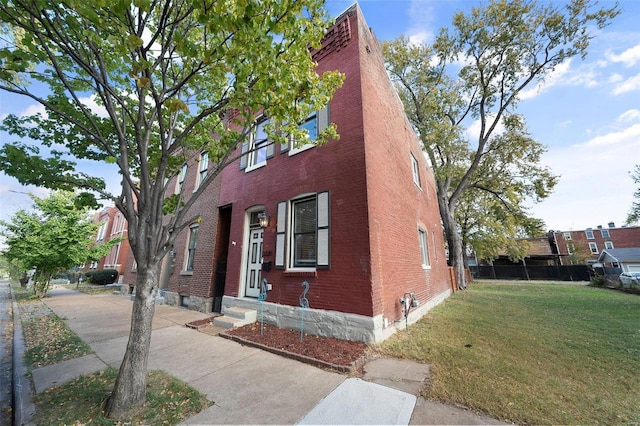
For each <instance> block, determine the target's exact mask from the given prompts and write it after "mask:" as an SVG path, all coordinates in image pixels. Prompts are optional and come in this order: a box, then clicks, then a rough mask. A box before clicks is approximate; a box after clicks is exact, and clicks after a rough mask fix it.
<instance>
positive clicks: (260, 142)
mask: <svg viewBox="0 0 640 426" xmlns="http://www.w3.org/2000/svg"><path fill="white" fill-rule="evenodd" d="M268 123H269V120H268V119H266V118H261V119H259V120H258V124H256V126H255V127H254V128H253V131H252V132H251V133H250V134H249V140H247V141H246V142H244V143H243V144H242V156H241V157H240V169H244V170H245V171H247V172H249V171H251V170H255V169H257V168H260V167H262V166H264V165H265V164H267V159H268V158H270V157H273V150H274V144H273V142H270V141H269V137H268V136H267V132H266V130H265V126H266V125H267V124H268Z"/></svg>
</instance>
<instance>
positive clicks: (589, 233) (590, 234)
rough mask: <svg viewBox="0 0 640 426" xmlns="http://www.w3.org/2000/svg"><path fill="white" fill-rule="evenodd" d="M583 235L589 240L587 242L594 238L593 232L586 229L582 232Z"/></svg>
mask: <svg viewBox="0 0 640 426" xmlns="http://www.w3.org/2000/svg"><path fill="white" fill-rule="evenodd" d="M584 233H585V235H586V236H587V239H589V240H593V239H594V238H595V237H594V236H593V230H592V229H587V230H586V231H584Z"/></svg>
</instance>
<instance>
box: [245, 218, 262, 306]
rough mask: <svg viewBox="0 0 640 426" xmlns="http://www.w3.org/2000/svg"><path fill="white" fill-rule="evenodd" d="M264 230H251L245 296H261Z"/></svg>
mask: <svg viewBox="0 0 640 426" xmlns="http://www.w3.org/2000/svg"><path fill="white" fill-rule="evenodd" d="M262 232H263V230H262V228H256V229H253V228H252V229H250V230H249V252H248V253H247V276H246V279H245V290H244V295H245V296H247V297H258V296H259V295H260V272H261V271H262Z"/></svg>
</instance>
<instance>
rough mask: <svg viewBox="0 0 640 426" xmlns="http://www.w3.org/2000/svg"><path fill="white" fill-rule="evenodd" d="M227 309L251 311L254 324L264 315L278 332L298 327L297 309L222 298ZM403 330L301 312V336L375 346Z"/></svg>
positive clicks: (352, 317)
mask: <svg viewBox="0 0 640 426" xmlns="http://www.w3.org/2000/svg"><path fill="white" fill-rule="evenodd" d="M450 294H451V290H447V291H445V292H443V293H441V294H439V295H438V296H436V297H434V298H433V299H431V300H429V301H428V302H426V303H424V304H423V305H420V306H419V307H417V308H413V309H412V310H411V311H410V312H409V316H408V323H409V324H413V323H415V322H416V321H418V320H419V319H420V318H422V317H423V316H424V315H425V314H426V313H427V312H429V310H431V309H432V308H433V307H434V306H436V305H438V304H439V303H440V302H442V301H443V300H445V299H446V298H447V297H449V295H450ZM231 307H239V308H245V309H253V310H255V311H256V312H257V313H258V321H260V318H261V315H264V322H265V323H267V324H272V325H275V326H277V327H280V328H289V329H294V330H299V329H300V326H301V324H302V321H301V320H302V317H301V315H302V309H301V308H300V307H299V306H288V305H280V304H277V303H270V302H264V305H263V306H261V302H259V301H258V300H256V299H251V298H238V297H230V296H224V297H223V298H222V312H223V313H224V310H225V309H228V308H231ZM404 328H405V321H404V320H402V321H396V322H392V323H390V324H388V325H387V327H384V321H383V316H382V315H376V316H375V317H367V316H364V315H356V314H349V313H344V312H337V311H328V310H321V309H305V310H304V332H305V333H308V334H311V335H316V336H324V337H334V338H337V339H343V340H353V341H361V342H365V343H379V342H382V341H383V340H385V339H387V338H389V337H390V336H391V335H393V334H394V333H395V332H396V331H398V330H402V329H404Z"/></svg>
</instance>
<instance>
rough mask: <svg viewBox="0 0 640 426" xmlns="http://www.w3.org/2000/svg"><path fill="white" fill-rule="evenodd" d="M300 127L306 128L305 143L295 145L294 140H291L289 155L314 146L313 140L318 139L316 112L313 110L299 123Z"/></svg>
mask: <svg viewBox="0 0 640 426" xmlns="http://www.w3.org/2000/svg"><path fill="white" fill-rule="evenodd" d="M298 127H299V128H300V129H306V130H307V143H305V144H302V145H300V146H296V143H295V141H293V140H292V141H291V149H290V150H289V155H295V154H297V153H299V152H302V151H306V150H307V149H309V148H313V147H314V146H315V141H316V139H318V134H319V133H318V128H319V126H318V113H317V112H313V113H312V114H311V115H309V117H307V119H306V120H305V121H304V122H302V123H300V125H299V126H298Z"/></svg>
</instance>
